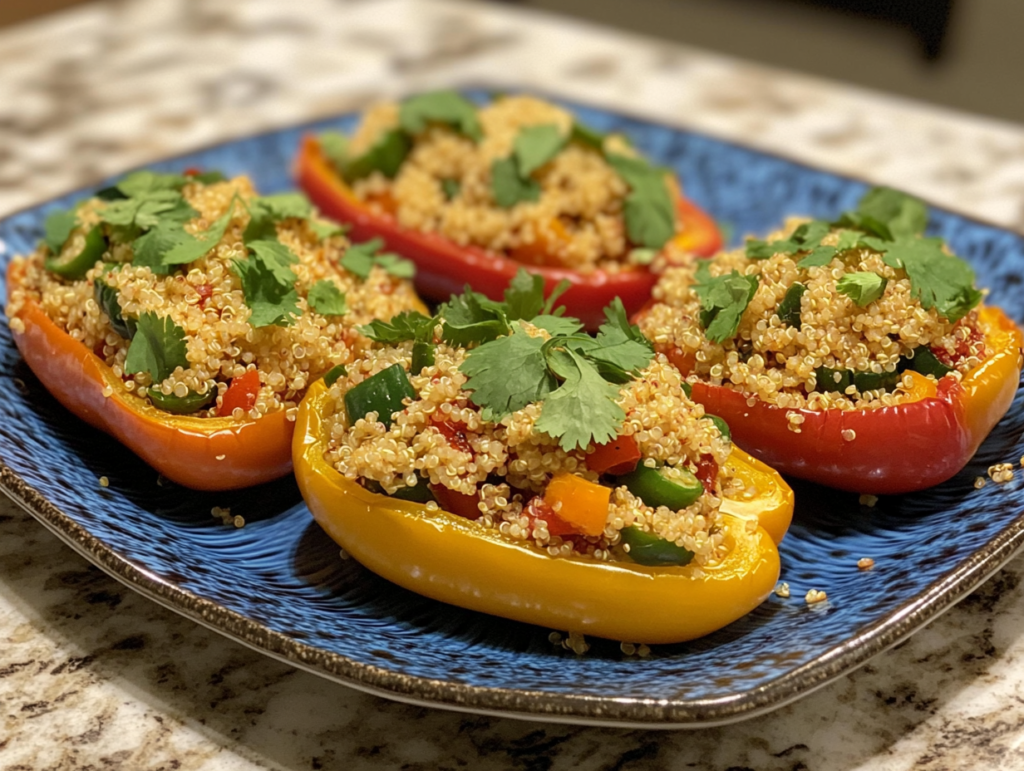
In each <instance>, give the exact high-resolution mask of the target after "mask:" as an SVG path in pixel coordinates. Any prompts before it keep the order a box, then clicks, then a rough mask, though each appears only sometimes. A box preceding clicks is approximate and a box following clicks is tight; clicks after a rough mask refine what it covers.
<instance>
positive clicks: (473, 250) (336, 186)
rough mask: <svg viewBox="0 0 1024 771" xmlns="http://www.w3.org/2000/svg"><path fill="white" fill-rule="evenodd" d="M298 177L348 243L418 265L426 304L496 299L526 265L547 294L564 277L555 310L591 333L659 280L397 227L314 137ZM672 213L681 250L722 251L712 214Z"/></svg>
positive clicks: (681, 208)
mask: <svg viewBox="0 0 1024 771" xmlns="http://www.w3.org/2000/svg"><path fill="white" fill-rule="evenodd" d="M296 176H297V178H298V183H299V186H300V187H301V188H302V189H303V190H304V191H305V193H306V195H308V196H309V198H310V200H312V201H313V203H315V204H316V205H317V207H319V209H320V211H321V212H323V214H325V215H326V216H328V217H332V218H334V219H336V220H338V221H340V222H346V223H349V224H350V225H351V230H350V231H349V237H350V238H352V239H353V240H355V241H365V240H368V239H370V238H374V237H380V238H382V239H383V240H384V243H385V244H386V245H387V248H389V249H391V250H393V251H395V252H397V253H398V254H400V255H402V256H403V257H406V258H408V259H410V260H412V261H413V262H414V263H416V279H415V281H416V289H417V291H418V292H419V293H420V295H422V296H423V297H426V298H428V299H432V300H438V301H441V300H447V299H448V298H449V297H450V296H451V295H452V294H459V293H460V292H462V290H463V288H464V287H465V285H466V284H467V283H468V284H469V285H470V286H471V287H472V288H473V289H474V290H475V291H477V292H480V293H482V294H485V295H487V296H488V297H490V298H492V299H495V300H500V299H501V298H502V297H503V293H504V291H505V289H506V288H507V287H508V285H509V281H511V280H512V278H513V277H514V276H515V274H516V271H518V270H519V269H520V268H522V267H526V268H527V269H528V270H529V271H530V272H532V273H538V274H540V275H542V276H544V284H545V287H544V289H545V294H547V293H549V292H551V290H552V289H554V287H555V286H556V285H557V284H558V282H559V281H561V280H563V279H567V280H568V281H569V283H570V287H569V289H568V290H567V291H566V293H565V294H563V295H562V296H561V297H560V298H559V301H558V302H559V305H564V306H565V307H566V311H567V314H568V315H570V316H574V317H576V318H578V319H580V321H582V322H583V323H584V325H585V326H586V327H587V329H592V330H593V329H597V327H599V326H600V325H601V324H602V323H603V322H604V315H603V308H604V307H605V306H607V305H608V303H610V302H611V301H612V300H614V299H615V297H619V298H621V299H622V302H623V304H624V305H625V308H626V312H627V313H630V314H632V313H635V312H636V311H638V310H639V309H640V308H641V307H642V306H643V305H644V303H646V302H647V300H648V299H649V298H650V296H651V289H652V288H653V287H654V284H655V283H656V281H657V276H656V275H655V274H654V273H652V272H651V271H650V270H648V269H647V268H646V267H635V268H626V269H624V270H621V271H617V272H614V273H610V272H607V271H603V270H595V271H591V272H588V273H583V272H580V271H576V270H571V269H568V268H560V267H547V266H536V265H526V266H524V264H523V263H522V262H518V261H516V260H514V259H511V258H509V257H506V256H503V255H500V254H495V253H494V252H489V251H486V250H484V249H481V248H478V247H475V246H460V245H458V244H456V243H455V242H454V241H450V240H449V239H447V238H445V237H443V236H440V235H438V234H436V233H420V232H418V231H414V230H406V229H403V228H402V227H400V226H399V225H398V223H397V222H396V221H395V219H394V218H393V217H391V216H390V215H387V214H379V213H377V212H374V211H371V210H370V209H369V208H368V207H367V206H366V204H365V203H363V202H362V201H360V200H359V199H358V198H356V196H355V194H354V193H353V192H352V189H351V188H350V187H349V186H348V185H347V184H346V183H345V181H344V180H343V179H342V178H341V177H340V176H339V175H338V173H337V172H336V171H335V170H334V167H333V166H332V165H331V163H330V161H328V160H327V158H326V157H325V156H324V154H323V152H322V151H321V149H320V145H319V143H318V142H317V140H316V138H314V137H307V138H306V139H305V141H304V142H303V145H302V149H301V151H300V154H299V157H298V161H297V163H296ZM677 211H678V214H679V217H680V219H681V220H682V222H683V225H684V229H683V231H682V232H681V233H680V234H679V235H678V236H676V238H677V239H678V243H679V245H680V246H682V247H683V248H685V249H686V250H687V251H690V252H692V253H694V254H697V255H700V256H703V257H708V256H710V255H712V254H714V253H715V252H716V251H717V250H718V249H719V248H720V247H721V245H722V237H721V234H720V233H719V231H718V228H717V226H716V225H715V222H714V220H712V219H711V217H709V216H708V215H707V214H706V213H704V212H703V211H701V210H700V209H699V208H698V207H697V206H695V205H694V204H693V203H692V202H690V201H687V200H686V199H684V198H680V199H678V203H677Z"/></svg>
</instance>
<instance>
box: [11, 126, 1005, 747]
mask: <svg viewBox="0 0 1024 771" xmlns="http://www.w3.org/2000/svg"><path fill="white" fill-rule="evenodd" d="M574 109H577V110H578V112H579V114H580V116H581V117H582V119H583V120H584V121H585V122H586V123H588V124H590V125H592V126H594V127H595V128H597V129H601V130H606V131H621V132H624V133H626V134H628V135H629V136H630V137H631V138H632V140H633V141H634V143H635V144H636V145H637V146H638V147H639V148H640V149H641V150H642V151H643V152H645V153H646V154H647V155H648V156H649V157H651V158H653V159H654V160H656V161H657V162H659V163H661V164H664V165H665V166H668V167H670V168H672V169H674V170H675V171H677V172H678V173H679V175H680V176H681V178H682V179H683V180H684V181H685V185H686V189H687V192H688V194H689V195H690V197H692V198H693V199H695V200H696V201H697V203H699V204H700V205H702V206H704V207H705V208H706V209H707V210H708V211H710V212H711V213H712V214H713V215H714V216H715V217H716V218H718V219H719V220H720V221H723V222H727V223H730V224H731V226H732V229H733V232H734V233H736V234H745V233H763V232H764V231H766V230H768V229H770V228H773V227H775V226H776V225H778V223H780V222H781V221H782V219H783V218H784V217H785V216H787V215H791V214H805V215H811V216H815V217H823V218H829V217H832V216H834V215H835V214H836V213H837V212H839V211H840V210H841V209H844V208H848V207H850V206H852V205H853V204H855V203H856V201H857V200H858V198H859V197H860V195H861V194H862V193H863V192H864V190H865V185H864V184H862V183H861V182H859V181H855V180H851V179H848V178H844V177H840V176H836V175H835V174H830V173H827V172H824V171H818V170H815V169H811V168H808V167H806V166H802V165H799V164H797V163H793V162H791V161H788V160H784V159H781V158H778V157H774V156H770V155H767V154H764V153H760V152H757V151H754V150H749V149H746V148H742V147H738V146H736V145H732V144H728V143H726V142H722V141H719V140H715V139H711V138H709V137H705V136H700V135H697V134H693V133H689V132H685V131H680V130H678V129H674V128H667V127H665V126H660V125H654V124H651V123H648V122H644V121H641V120H635V119H632V118H629V117H626V116H623V115H617V114H613V113H609V112H603V111H600V110H596V109H593V108H588V107H579V106H574ZM354 120H355V119H354V117H353V116H351V115H348V116H342V117H340V118H337V119H333V120H329V121H324V122H321V123H318V124H315V125H309V126H302V127H298V128H292V129H286V130H283V131H278V132H273V133H269V134H263V135H260V136H255V137H250V138H247V139H241V140H238V141H234V142H229V143H226V144H222V145H218V146H216V147H212V148H209V149H206V150H201V151H198V152H195V153H191V154H188V155H185V156H181V157H179V158H175V159H173V160H169V161H166V162H163V163H159V164H155V165H154V166H153V168H155V169H159V170H164V171H180V170H182V169H185V168H187V167H190V166H193V167H200V168H204V169H221V170H223V171H224V172H225V173H226V174H228V175H229V176H230V175H235V174H242V173H245V174H249V175H250V176H251V177H252V178H253V180H254V181H255V183H256V185H257V187H258V188H259V189H260V190H261V191H262V192H265V193H269V192H276V191H280V190H284V189H288V188H291V187H292V180H291V177H290V168H291V163H292V159H293V156H294V154H295V151H296V148H297V147H298V143H299V140H300V138H301V137H302V136H303V134H305V133H306V132H308V131H310V130H316V129H323V128H328V127H329V128H337V129H341V130H348V129H350V128H351V127H352V126H353V124H354ZM91 192H92V191H91V190H81V191H77V192H75V193H72V194H69V195H67V196H64V197H62V198H60V199H58V200H55V201H51V202H49V203H46V204H43V205H41V206H38V207H35V208H32V209H29V210H27V211H22V212H20V213H18V214H15V215H13V216H11V217H8V218H7V219H6V220H3V221H0V262H2V263H3V265H6V263H7V262H8V261H9V260H10V257H11V255H12V254H19V253H25V252H28V251H30V250H31V249H32V248H33V247H34V245H35V243H36V242H37V241H38V239H39V238H40V236H41V234H42V222H43V220H44V218H45V216H46V214H47V213H48V212H49V211H50V210H52V209H53V208H55V207H59V206H67V205H68V204H69V203H71V202H72V201H75V200H78V199H80V198H82V197H85V196H87V195H88V194H89V193H91ZM931 227H932V230H933V232H934V233H935V234H938V235H941V236H943V237H945V238H946V239H948V240H949V242H950V243H951V245H952V246H953V248H954V249H955V250H956V251H957V252H958V253H959V254H961V255H962V256H964V257H966V258H967V259H968V260H970V261H971V262H972V263H973V265H974V267H975V269H976V270H977V272H978V276H979V282H980V284H981V285H982V286H986V287H989V288H990V289H991V295H990V298H989V302H991V303H993V304H997V305H1001V306H1003V307H1004V308H1006V309H1007V310H1008V312H1009V313H1010V315H1011V316H1013V317H1014V318H1015V319H1016V320H1018V321H1021V320H1022V319H1024V301H1022V299H1021V294H1020V284H1021V282H1022V280H1024V241H1022V239H1021V238H1020V237H1018V236H1017V235H1014V234H1012V233H1009V232H1006V231H1005V230H1001V229H999V228H996V227H992V226H989V225H986V224H982V223H979V222H976V221H973V220H970V219H967V218H965V217H962V216H959V215H957V214H954V213H951V212H946V211H941V210H934V209H933V212H932V225H931ZM734 240H735V238H734ZM4 294H5V295H6V291H5V292H4ZM1022 399H1024V397H1022V395H1021V393H1018V397H1017V399H1016V401H1015V402H1014V404H1013V407H1012V408H1011V410H1010V413H1009V414H1008V415H1007V417H1006V418H1005V419H1004V420H1003V421H1002V422H1001V423H1000V424H999V426H998V427H997V428H996V430H995V431H994V433H993V434H992V435H991V436H990V437H989V439H988V441H986V442H985V444H984V445H983V446H982V448H981V450H980V451H979V453H978V455H977V457H976V458H975V459H974V460H973V461H972V462H971V464H970V465H969V466H968V468H966V469H965V470H964V471H963V472H962V473H960V474H959V475H958V476H957V477H956V478H954V479H952V480H950V481H949V482H947V483H946V484H944V485H941V486H940V487H937V488H934V489H931V490H928V491H926V492H923V493H920V494H916V495H911V496H905V497H893V498H883V499H882V500H881V501H879V503H878V505H877V506H876V507H875V508H871V509H869V508H865V507H861V506H860V505H859V503H858V499H857V496H855V495H849V494H845V493H838V492H835V491H832V490H828V489H825V488H820V487H815V486H813V485H807V484H798V485H796V490H797V511H796V518H795V522H794V524H793V528H792V529H791V530H790V532H789V535H788V536H787V537H786V539H785V541H784V542H783V544H782V549H781V551H782V561H783V567H782V579H783V580H785V581H787V582H788V583H789V584H790V586H791V587H792V597H791V598H790V599H788V600H784V599H780V598H779V597H776V596H772V597H771V598H770V599H769V600H768V601H767V602H765V603H764V605H762V606H761V607H760V608H758V609H757V610H756V611H755V612H754V613H752V614H750V615H749V616H747V617H746V618H744V619H742V620H740V621H737V622H736V623H734V624H732V625H731V626H729V627H728V628H726V629H723V630H722V631H720V632H718V633H716V634H714V635H711V636H710V637H707V638H704V639H702V640H699V641H696V642H692V643H688V644H682V645H672V646H661V647H655V648H654V649H653V651H652V653H651V655H650V657H648V658H646V659H639V658H637V657H635V656H634V657H629V656H626V655H624V654H623V653H622V652H621V651H620V649H619V646H618V644H617V643H613V642H607V641H602V640H590V642H591V645H592V647H591V649H590V651H589V652H588V653H587V654H586V655H585V656H582V657H579V656H576V655H574V654H572V653H570V652H568V651H566V650H563V649H562V648H560V647H558V646H556V645H554V644H552V643H551V642H550V641H549V638H548V636H549V634H550V632H551V630H550V629H544V628H540V627H534V626H530V625H527V624H519V623H515V622H511V621H505V620H502V619H498V618H492V617H489V616H485V615H482V614H478V613H473V612H470V611H465V610H461V609H459V608H454V607H450V606H447V605H444V604H441V603H437V602H433V601H431V600H427V599H424V598H422V597H419V596H418V595H415V594H412V593H410V592H407V591H405V590H402V589H399V588H397V587H395V586H392V585H391V584H389V583H387V582H386V581H384V580H382V579H380V578H377V577H376V576H375V575H373V574H371V573H370V572H368V571H367V570H365V569H363V568H362V567H361V566H360V565H358V564H357V563H355V562H354V561H352V560H347V561H343V560H341V559H339V554H338V548H337V547H336V546H335V545H334V544H333V543H332V542H331V541H330V540H329V539H328V538H327V537H326V536H325V535H324V534H323V532H322V531H321V530H320V528H319V527H318V526H317V525H316V524H314V522H313V521H312V519H311V518H310V515H309V512H308V511H307V510H306V508H305V506H304V505H303V503H302V501H301V499H300V497H299V494H298V491H297V489H296V487H295V485H294V483H293V482H292V481H291V480H284V481H281V482H278V483H274V484H269V485H265V486H263V487H260V488H255V489H251V490H246V491H243V492H234V493H222V494H201V493H196V492H192V491H189V490H185V489H183V488H179V487H176V486H173V485H167V486H159V485H158V484H157V475H156V473H155V472H154V471H152V470H151V469H150V468H149V467H147V466H146V465H145V464H143V463H142V462H140V461H139V460H137V459H136V458H135V457H134V456H133V455H132V454H131V453H130V452H128V451H126V450H125V449H124V448H122V447H121V446H120V445H119V444H118V443H117V442H116V441H114V440H113V439H110V438H108V437H107V436H105V435H104V434H101V433H99V432H97V431H95V430H93V429H91V428H89V427H87V426H86V425H85V424H84V423H82V422H80V421H79V420H77V419H76V418H74V417H73V416H72V415H70V414H69V413H68V412H66V411H65V410H64V409H63V408H61V407H60V406H59V405H58V404H57V403H56V402H55V401H54V400H53V399H52V398H51V397H50V396H49V395H48V394H47V392H46V391H45V390H44V389H43V388H42V386H40V384H39V382H38V381H37V380H36V379H35V378H34V377H33V375H32V373H31V372H30V371H29V370H28V368H27V367H26V366H25V364H24V363H23V362H22V361H21V360H20V358H19V356H18V352H17V350H16V349H15V347H14V345H13V343H12V341H11V338H10V335H9V333H8V330H7V328H6V326H3V325H0V460H2V464H0V485H2V486H3V488H4V489H5V490H6V491H7V492H8V493H9V494H10V495H12V496H13V497H14V498H15V499H16V500H18V501H19V502H20V503H22V504H23V505H24V506H25V507H26V508H27V509H28V510H29V511H30V512H31V513H32V514H34V515H35V516H36V517H38V518H39V519H40V520H41V521H42V522H43V523H44V524H45V525H46V526H47V527H49V528H50V529H52V530H53V531H54V532H56V533H57V534H58V535H59V536H60V537H61V538H63V539H64V540H65V541H67V542H68V543H69V544H70V545H71V546H73V547H74V548H75V549H77V550H78V551H79V552H81V553H82V554H84V555H85V556H86V557H87V558H88V559H90V560H92V561H93V562H95V563H96V564H97V565H99V566H100V567H102V568H103V569H104V570H106V571H108V572H109V573H111V574H112V575H113V576H115V577H116V578H118V579H120V580H122V581H124V582H125V583H126V584H128V585H130V586H132V587H133V588H135V589H137V590H138V591H140V592H142V593H143V594H145V595H147V596H149V597H151V598H152V599H154V600H156V601H158V602H160V603H162V604H164V605H167V606H168V607H170V608H173V609H174V610H176V611H178V612H180V613H182V614H184V615H186V616H188V617H189V618H192V619H194V620H196V621H198V622H200V623H202V624H205V625H207V626H210V627H212V628H214V629H216V630H218V631H220V632H222V633H224V634H226V635H228V636H229V637H232V638H234V639H237V640H240V641H242V642H244V643H246V644H248V645H250V646H253V647H255V648H258V649H260V650H262V651H264V652H266V653H268V654H269V655H272V656H275V657H278V658H280V659H283V660H286V661H289V662H291V663H294V664H295V665H297V666H300V667H303V668H305V669H308V670H310V671H312V672H316V673H318V674H321V675H323V676H325V677H329V678H332V679H335V680H338V681H339V682H342V683H346V684H348V685H351V686H354V687H357V688H361V689H364V690H368V691H371V692H374V693H377V694H380V695H382V696H386V697H390V698H395V699H400V700H403V701H410V702H416V703H421V704H426V705H431V706H438V707H446V708H452V709H461V710H469V711H476V712H486V713H495V714H504V715H510V716H515V717H524V718H525V717H528V718H535V719H551V720H560V721H567V722H579V723H600V724H610V725H634V726H652V727H695V726H705V725H714V724H720V723H726V722H730V721H734V720H739V719H741V718H745V717H750V716H753V715H756V714H760V713H763V712H766V711H769V710H771V709H773V708H775V707H778V706H780V705H782V704H785V703H786V702H788V701H791V700H793V699H796V698H798V697H800V696H802V695H804V694H806V693H809V692H810V691H812V690H814V689H815V688H817V687H819V686H821V685H823V684H825V683H826V682H828V681H830V680H832V679H834V678H836V677H839V676H840V675H842V674H843V673H845V672H848V671H850V670H851V669H854V668H855V667H857V666H859V665H861V664H863V663H864V662H866V661H867V660H868V659H869V658H871V657H872V656H874V655H875V654H877V653H879V652H881V651H884V650H885V649H887V648H889V647H891V646H892V645H894V644H896V643H897V642H898V641H900V640H901V639H903V638H904V637H906V636H907V635H909V634H911V633H912V632H913V631H915V630H916V629H918V628H919V627H921V626H922V625H923V624H925V623H927V622H928V621H930V620H931V619H933V618H935V617H936V616H937V615H938V614H939V613H941V612H943V611H944V610H946V609H947V608H949V607H950V606H951V605H952V604H953V603H955V602H957V601H958V600H960V599H962V598H963V597H964V596H965V595H966V594H967V593H968V592H970V591H971V590H972V589H973V588H975V587H976V586H977V585H978V584H979V583H981V582H982V581H984V580H985V579H986V578H987V577H988V576H989V575H991V574H992V573H993V572H994V571H995V570H996V569H997V568H998V567H999V566H1000V565H1002V564H1003V563H1004V562H1006V560H1008V559H1009V558H1010V557H1011V556H1012V555H1013V554H1014V553H1015V552H1016V551H1017V549H1018V548H1019V547H1020V546H1021V544H1022V543H1024V516H1022V512H1024V506H1022V503H1024V489H1022V488H1021V485H1020V483H1019V481H1015V482H1012V483H1010V484H1008V485H1003V486H997V485H995V484H992V483H989V485H988V486H986V487H985V488H984V489H982V490H975V489H974V487H973V484H972V482H973V480H974V479H975V478H976V477H977V476H979V475H984V474H985V469H986V468H987V467H988V466H989V465H991V464H993V463H997V462H1011V461H1014V460H1015V459H1018V458H1020V457H1021V455H1022V454H1024V443H1022V442H1021V433H1022V428H1024V401H1022ZM100 476H107V477H108V478H109V479H110V487H109V488H106V489H104V488H101V487H99V485H98V483H97V478H98V477H100ZM214 506H221V507H229V508H230V509H231V512H232V514H241V515H243V516H244V517H245V520H246V525H245V527H244V528H242V529H235V528H234V527H225V526H224V525H222V524H221V523H220V521H219V520H218V519H216V518H214V517H212V516H211V514H210V509H211V508H212V507H214ZM861 557H871V558H873V559H874V560H875V568H874V569H873V570H871V571H867V572H862V571H859V570H858V569H857V565H856V563H857V560H858V559H859V558H861ZM811 588H814V589H820V590H825V591H826V592H827V593H828V597H829V602H828V603H827V604H825V605H820V606H813V607H811V606H808V605H806V604H805V602H804V600H803V596H804V594H805V593H806V591H807V590H808V589H811Z"/></svg>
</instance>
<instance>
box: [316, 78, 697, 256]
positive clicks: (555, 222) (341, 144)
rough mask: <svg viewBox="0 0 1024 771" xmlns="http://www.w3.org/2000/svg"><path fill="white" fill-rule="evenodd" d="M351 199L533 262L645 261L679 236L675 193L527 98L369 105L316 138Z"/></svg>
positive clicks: (630, 159) (647, 169) (440, 96)
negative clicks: (344, 126)
mask: <svg viewBox="0 0 1024 771" xmlns="http://www.w3.org/2000/svg"><path fill="white" fill-rule="evenodd" d="M320 140H321V145H322V147H323V148H324V150H325V152H326V153H327V154H328V156H329V157H330V158H331V160H332V161H333V162H334V163H335V166H336V167H337V170H338V171H339V173H340V174H341V175H342V176H343V177H344V178H345V179H346V180H347V181H348V182H349V183H350V184H351V186H352V189H353V191H354V192H355V195H356V196H357V197H358V198H359V199H360V200H361V201H363V202H364V203H366V204H367V205H368V206H369V207H370V208H371V209H373V210H375V211H377V212H379V213H385V214H388V215H392V216H394V217H395V218H396V220H397V221H398V223H399V225H401V226H402V227H403V228H407V229H410V230H416V231H422V232H432V233H439V234H441V235H443V236H445V237H446V238H448V239H450V240H452V241H454V242H456V243H458V244H460V245H463V246H466V245H473V246H477V247H482V248H484V249H488V250H491V251H495V252H499V253H503V254H507V255H508V256H510V257H511V258H512V259H515V260H517V261H519V262H523V263H525V264H532V265H556V266H563V267H569V268H574V269H577V270H582V271H590V270H594V269H598V268H600V269H604V270H617V269H620V268H621V267H622V266H624V265H627V264H629V263H631V262H643V263H646V262H648V261H649V260H650V259H651V255H652V254H653V251H652V250H659V249H661V248H662V247H664V246H666V244H670V243H671V239H672V237H673V235H674V234H675V233H676V232H678V230H679V229H680V223H679V221H678V216H677V214H676V212H675V206H674V200H675V199H676V198H678V196H679V195H680V192H679V190H678V187H677V186H676V183H675V182H674V181H673V180H670V179H669V178H668V177H666V175H665V174H664V172H663V171H662V170H658V169H656V168H655V167H653V166H650V165H649V164H647V162H646V161H644V160H643V159H641V158H639V157H638V156H637V154H636V152H635V151H634V150H633V149H632V148H631V147H630V146H629V145H628V143H627V142H626V141H625V140H624V139H623V138H622V137H620V136H615V135H603V134H600V133H598V132H595V131H593V130H592V129H589V128H587V127H585V126H583V125H581V124H580V123H578V122H577V121H576V120H575V119H574V118H573V116H572V114H571V113H569V112H568V111H567V110H565V109H563V108H561V107H558V106H556V105H554V104H551V103H549V102H546V101H543V100H540V99H537V98H535V97H530V96H506V97H501V98H497V99H495V100H494V101H493V102H491V103H490V104H487V105H485V106H482V107H477V106H476V105H474V104H472V103H471V102H468V101H467V100H465V99H463V98H462V97H461V96H459V95H457V94H455V93H453V92H438V93H433V94H424V95H421V96H417V97H413V98H411V99H408V100H406V101H404V102H402V103H394V102H389V103H383V104H378V105H376V106H374V107H372V108H370V109H369V110H368V111H367V112H366V113H365V114H364V115H363V118H362V120H361V122H360V123H359V125H358V127H357V128H356V130H355V132H354V133H353V135H352V136H351V138H346V137H343V136H342V135H340V134H337V133H328V134H324V135H322V136H321V138H320Z"/></svg>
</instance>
